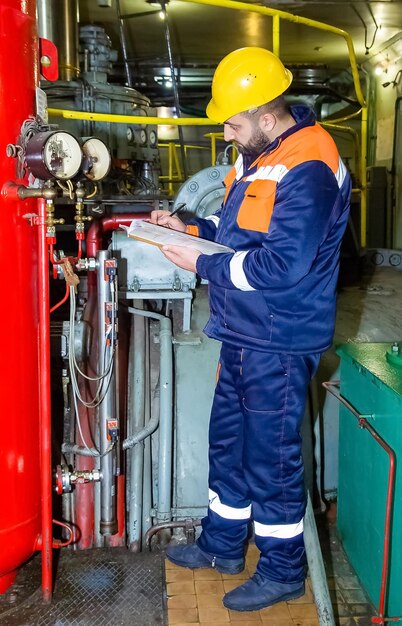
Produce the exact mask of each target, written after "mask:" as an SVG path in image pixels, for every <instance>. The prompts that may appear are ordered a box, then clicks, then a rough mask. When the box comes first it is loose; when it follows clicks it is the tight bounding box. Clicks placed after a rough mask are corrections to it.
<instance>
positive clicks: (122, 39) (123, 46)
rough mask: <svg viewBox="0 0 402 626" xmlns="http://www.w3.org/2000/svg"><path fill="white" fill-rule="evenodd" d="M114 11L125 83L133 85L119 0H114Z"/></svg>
mask: <svg viewBox="0 0 402 626" xmlns="http://www.w3.org/2000/svg"><path fill="white" fill-rule="evenodd" d="M116 13H117V20H118V22H119V32H120V42H121V51H122V53H123V63H124V69H125V72H126V79H127V85H128V86H129V87H132V86H133V80H132V77H131V69H130V64H129V62H128V55H127V39H126V32H125V26H124V20H123V18H122V15H121V11H120V0H116Z"/></svg>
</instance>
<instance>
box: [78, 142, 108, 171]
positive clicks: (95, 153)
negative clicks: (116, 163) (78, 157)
mask: <svg viewBox="0 0 402 626" xmlns="http://www.w3.org/2000/svg"><path fill="white" fill-rule="evenodd" d="M82 152H83V154H84V158H83V162H82V171H83V173H84V174H85V176H86V177H87V178H89V179H90V180H101V179H102V178H105V176H106V174H107V173H108V172H109V170H110V166H111V163H112V158H111V156H110V152H109V150H108V149H107V146H106V144H105V143H103V141H101V140H100V139H98V138H97V137H87V138H85V139H84V140H83V144H82Z"/></svg>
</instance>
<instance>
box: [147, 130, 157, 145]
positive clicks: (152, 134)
mask: <svg viewBox="0 0 402 626" xmlns="http://www.w3.org/2000/svg"><path fill="white" fill-rule="evenodd" d="M157 142H158V136H157V134H156V132H155V131H154V130H151V131H150V132H149V143H150V144H151V146H152V147H154V146H156V144H157Z"/></svg>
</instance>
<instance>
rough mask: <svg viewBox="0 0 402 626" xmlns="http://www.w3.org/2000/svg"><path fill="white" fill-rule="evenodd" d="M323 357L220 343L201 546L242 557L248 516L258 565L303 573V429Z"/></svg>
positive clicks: (281, 575)
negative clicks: (312, 382)
mask: <svg viewBox="0 0 402 626" xmlns="http://www.w3.org/2000/svg"><path fill="white" fill-rule="evenodd" d="M319 358H320V355H319V354H311V355H303V356H299V355H294V354H278V353H269V352H257V351H255V350H247V349H242V348H237V347H233V346H230V345H227V344H223V345H222V349H221V354H220V359H219V365H218V380H217V386H216V390H215V396H214V401H213V405H212V412H211V420H210V427H209V507H208V515H207V517H205V518H204V519H203V520H202V529H203V530H202V533H201V535H200V537H199V539H198V545H199V547H200V548H201V549H202V550H204V551H206V552H208V553H210V554H213V555H216V556H219V557H223V558H230V559H236V558H241V557H243V555H244V550H245V543H246V539H247V536H248V532H249V526H250V521H252V522H253V525H254V535H255V542H256V545H257V547H258V549H259V550H260V553H261V555H260V559H259V562H258V565H257V571H258V572H259V573H261V574H262V575H263V576H264V577H266V578H269V579H271V580H276V581H279V582H297V581H300V580H303V579H304V576H305V550H304V541H303V517H304V513H305V506H306V495H305V487H304V473H303V461H302V456H301V435H300V428H301V423H302V420H303V416H304V410H305V402H306V395H307V389H308V385H309V382H310V380H311V378H312V376H313V375H314V373H315V371H316V369H317V366H318V362H319Z"/></svg>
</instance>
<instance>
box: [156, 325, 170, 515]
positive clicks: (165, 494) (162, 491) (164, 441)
mask: <svg viewBox="0 0 402 626" xmlns="http://www.w3.org/2000/svg"><path fill="white" fill-rule="evenodd" d="M159 346H160V374H159V389H160V398H159V402H160V409H159V411H160V422H159V455H158V510H157V522H158V523H160V522H166V521H169V520H170V519H171V516H172V515H171V497H172V496H171V490H172V421H173V353H172V322H171V320H170V319H169V318H168V317H165V318H163V319H161V320H160V330H159Z"/></svg>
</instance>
